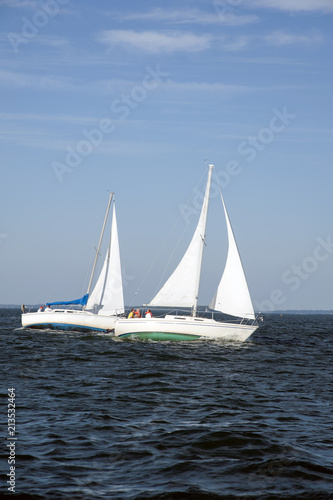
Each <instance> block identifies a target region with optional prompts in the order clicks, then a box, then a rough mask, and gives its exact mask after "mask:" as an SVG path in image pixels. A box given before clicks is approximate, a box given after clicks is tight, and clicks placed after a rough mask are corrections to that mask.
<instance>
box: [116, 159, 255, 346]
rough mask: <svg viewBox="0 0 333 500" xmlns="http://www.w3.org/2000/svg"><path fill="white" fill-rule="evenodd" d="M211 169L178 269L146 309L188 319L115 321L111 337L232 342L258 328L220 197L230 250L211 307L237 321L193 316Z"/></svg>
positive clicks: (195, 310) (196, 298)
mask: <svg viewBox="0 0 333 500" xmlns="http://www.w3.org/2000/svg"><path fill="white" fill-rule="evenodd" d="M212 171H213V165H209V171H208V180H207V186H206V191H205V197H204V200H203V204H202V209H201V214H200V218H199V222H198V225H197V227H196V230H195V232H194V235H193V238H192V240H191V243H190V245H189V247H188V249H187V251H186V253H185V255H184V257H183V258H182V260H181V261H180V263H179V265H178V267H177V268H176V269H175V271H174V272H173V273H172V275H171V276H170V278H169V279H168V280H167V281H166V283H165V284H164V285H163V287H162V288H161V290H160V291H159V292H158V293H157V294H156V295H155V296H154V297H153V299H152V300H151V301H150V303H149V304H148V306H149V307H150V306H151V307H153V306H155V307H168V308H170V309H171V308H184V307H186V308H191V309H192V315H187V316H183V315H171V314H167V315H165V316H164V317H153V318H128V319H118V320H117V321H116V322H115V336H116V337H120V338H122V339H126V338H130V337H136V338H140V339H150V340H199V339H230V340H238V341H245V340H246V339H248V338H249V337H250V335H252V334H253V332H254V331H255V330H256V329H257V328H258V325H257V322H256V318H255V314H254V310H253V305H252V301H251V297H250V293H249V290H248V286H247V282H246V278H245V274H244V270H243V266H242V262H241V259H240V256H239V252H238V249H237V245H236V241H235V237H234V234H233V230H232V227H231V224H230V220H229V217H228V213H227V210H226V207H225V204H224V201H223V198H222V195H221V199H222V203H223V208H224V213H225V218H226V223H227V231H228V240H229V249H228V255H227V261H226V266H225V269H224V272H223V275H222V278H221V281H220V283H219V286H218V288H217V292H216V294H215V297H214V299H213V300H212V302H211V304H210V308H211V309H213V310H215V311H219V312H223V313H226V314H228V315H231V316H235V317H237V318H240V320H237V322H219V321H216V320H215V319H208V318H203V317H199V316H197V306H198V292H199V284H200V274H201V264H202V255H203V248H204V244H205V232H206V221H207V214H208V203H209V193H210V185H211V177H212Z"/></svg>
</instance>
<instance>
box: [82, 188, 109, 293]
mask: <svg viewBox="0 0 333 500" xmlns="http://www.w3.org/2000/svg"><path fill="white" fill-rule="evenodd" d="M112 198H113V193H111V194H110V198H109V203H108V207H107V209H106V214H105V217H104V222H103V227H102V231H101V236H100V238H99V242H98V247H97V250H96V255H95V260H94V265H93V268H92V271H91V276H90V280H89V285H88V290H87V294H89V293H90V289H91V283H92V280H93V277H94V273H95V267H96V264H97V259H98V255H99V250H100V248H101V244H102V240H103V235H104V230H105V226H106V221H107V219H108V215H109V211H110V206H111V202H112Z"/></svg>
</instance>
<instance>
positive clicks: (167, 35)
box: [98, 30, 212, 53]
mask: <svg viewBox="0 0 333 500" xmlns="http://www.w3.org/2000/svg"><path fill="white" fill-rule="evenodd" d="M98 41H99V42H102V43H105V44H107V45H109V46H110V47H114V46H116V45H121V46H123V47H125V48H130V49H136V50H140V51H143V52H149V53H159V52H166V53H173V52H198V51H202V50H206V49H208V48H210V45H211V41H212V36H211V35H207V34H204V35H195V34H193V33H184V32H181V31H168V32H164V33H162V32H157V31H140V32H137V31H133V30H109V31H102V33H101V34H100V35H99V36H98Z"/></svg>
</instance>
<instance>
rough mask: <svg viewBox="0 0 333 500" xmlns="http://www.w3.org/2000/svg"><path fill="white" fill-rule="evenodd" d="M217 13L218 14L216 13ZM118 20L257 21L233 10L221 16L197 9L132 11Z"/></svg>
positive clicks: (190, 22)
mask: <svg viewBox="0 0 333 500" xmlns="http://www.w3.org/2000/svg"><path fill="white" fill-rule="evenodd" d="M217 14H219V15H217ZM117 18H118V20H120V21H159V22H164V23H168V24H204V25H207V24H225V25H228V26H241V25H245V24H252V23H255V22H257V21H258V17H257V16H255V15H237V14H235V13H233V12H225V13H223V16H222V15H220V13H217V12H212V13H208V12H203V11H201V10H199V9H183V10H170V9H169V10H168V9H161V8H157V9H153V10H151V11H148V12H143V13H142V12H140V13H139V12H137V13H135V12H133V13H128V14H122V15H119V16H118V17H117Z"/></svg>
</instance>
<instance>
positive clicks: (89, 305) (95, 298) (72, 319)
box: [22, 193, 125, 331]
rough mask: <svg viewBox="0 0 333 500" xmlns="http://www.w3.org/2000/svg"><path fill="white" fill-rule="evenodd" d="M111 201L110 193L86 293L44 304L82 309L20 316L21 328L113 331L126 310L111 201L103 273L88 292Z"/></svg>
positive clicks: (114, 211) (51, 309)
mask: <svg viewBox="0 0 333 500" xmlns="http://www.w3.org/2000/svg"><path fill="white" fill-rule="evenodd" d="M112 200H113V193H111V194H110V198H109V201H108V206H107V210H106V214H105V218H104V222H103V227H102V231H101V235H100V239H99V243H98V247H97V249H96V255H95V260H94V264H93V268H92V272H91V276H90V281H89V285H88V290H87V293H86V294H85V295H84V296H83V297H82V298H80V299H76V300H71V301H57V302H51V303H48V304H46V305H47V306H61V305H65V306H68V305H71V306H73V305H76V306H82V307H83V309H82V310H77V309H70V308H67V309H58V308H50V307H47V308H46V309H44V310H43V311H41V312H28V313H23V314H22V326H23V327H25V328H36V329H41V328H48V329H56V330H79V331H90V330H102V331H108V330H112V329H113V328H114V324H115V321H116V319H117V317H118V315H121V314H123V313H124V311H125V308H124V294H123V284H122V273H121V262H120V252H119V240H118V228H117V219H116V208H115V203H114V200H113V210H112V228H111V237H110V243H109V245H108V249H107V253H106V256H105V260H104V264H103V267H102V270H101V272H100V275H99V277H98V279H97V281H96V284H95V287H94V288H93V291H92V293H90V289H91V286H92V282H93V278H94V274H95V269H96V264H97V260H98V257H99V255H100V248H101V244H102V240H103V236H104V231H105V227H106V224H107V221H108V216H109V212H110V207H111V203H112Z"/></svg>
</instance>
